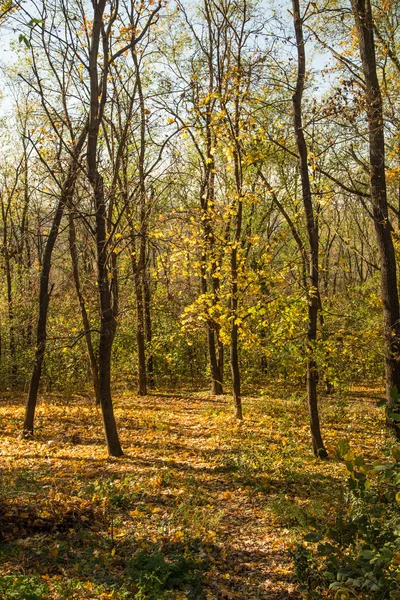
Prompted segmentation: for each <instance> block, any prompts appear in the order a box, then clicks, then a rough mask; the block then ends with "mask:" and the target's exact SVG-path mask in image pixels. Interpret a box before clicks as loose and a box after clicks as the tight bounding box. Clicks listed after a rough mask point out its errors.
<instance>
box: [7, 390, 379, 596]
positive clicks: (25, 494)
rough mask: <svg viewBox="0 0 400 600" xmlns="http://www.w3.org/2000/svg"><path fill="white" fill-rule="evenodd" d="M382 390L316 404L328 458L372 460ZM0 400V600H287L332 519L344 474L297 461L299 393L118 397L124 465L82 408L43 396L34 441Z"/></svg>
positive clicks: (302, 443)
mask: <svg viewBox="0 0 400 600" xmlns="http://www.w3.org/2000/svg"><path fill="white" fill-rule="evenodd" d="M378 395H379V390H376V389H375V390H374V389H367V388H357V389H354V390H353V391H350V392H348V393H346V394H343V395H341V396H340V398H337V397H336V398H333V399H328V398H324V399H322V401H321V412H322V423H323V431H324V437H325V440H326V442H327V444H336V443H337V442H338V441H339V440H341V439H348V440H352V447H354V449H355V450H356V451H360V452H362V453H366V454H368V455H371V454H372V455H373V454H374V453H376V452H379V446H380V445H381V446H382V445H383V444H384V443H385V440H386V435H387V434H386V431H385V429H384V419H383V409H378V408H377V407H376V402H377V396H378ZM23 402H24V399H23V398H11V397H4V398H3V399H1V400H0V469H1V470H0V477H1V480H0V527H1V533H2V540H1V541H0V598H1V599H2V600H3V599H8V598H10V599H11V598H14V599H17V600H18V599H19V600H22V599H25V598H29V599H30V600H35V599H36V600H42V599H68V600H69V599H75V598H76V599H89V598H91V599H106V598H113V599H122V598H127V599H129V598H133V599H140V600H141V599H145V598H149V599H153V600H159V599H161V598H173V599H176V600H178V599H183V598H205V599H218V598H221V599H224V598H226V599H228V600H229V599H234V600H251V599H270V600H279V599H282V600H284V599H286V600H289V599H293V600H294V599H296V598H298V597H299V596H298V593H297V591H296V585H295V582H294V576H293V565H292V560H291V551H293V549H294V548H295V547H296V545H297V544H298V543H299V542H302V539H303V536H304V535H305V534H306V533H307V532H310V531H313V530H315V529H316V530H318V529H320V528H325V527H327V526H328V525H329V523H334V521H335V518H336V516H337V515H338V514H339V513H340V511H341V510H343V502H344V501H343V490H344V487H345V481H346V478H347V476H346V471H345V467H344V465H343V463H341V462H339V461H337V460H335V459H332V458H331V459H330V460H327V461H318V460H316V459H315V458H314V457H313V456H312V453H311V452H310V443H309V428H308V414H307V407H306V403H305V395H304V392H303V391H296V390H295V391H291V392H290V393H289V394H288V393H287V391H285V390H284V388H283V387H282V388H279V387H277V386H274V387H273V386H270V387H267V388H265V389H263V390H261V392H260V393H259V395H258V396H257V397H245V398H243V403H244V410H245V420H244V421H243V423H242V424H239V425H238V424H237V423H235V422H234V421H233V420H232V416H231V415H232V406H231V398H230V397H229V396H224V397H218V398H216V399H213V398H211V397H210V396H209V395H208V394H206V393H204V392H202V393H193V392H187V393H154V394H152V395H149V396H147V397H145V398H139V397H136V396H134V395H128V394H124V395H121V396H118V397H116V398H115V406H116V417H117V421H118V425H119V430H120V436H121V442H122V446H123V449H124V452H125V454H124V456H123V457H122V458H118V459H111V458H109V457H108V456H107V453H106V450H105V445H104V437H103V430H102V424H101V416H100V413H99V411H98V410H97V408H95V407H94V406H93V404H92V403H91V401H90V400H88V399H86V398H84V397H80V396H74V397H71V398H68V399H66V398H61V397H56V396H51V395H48V396H46V397H43V398H42V399H41V402H40V404H39V406H38V408H37V417H36V432H35V438H34V440H32V441H24V440H21V439H20V438H19V437H18V434H19V431H20V428H21V425H22V420H23V412H24V405H23Z"/></svg>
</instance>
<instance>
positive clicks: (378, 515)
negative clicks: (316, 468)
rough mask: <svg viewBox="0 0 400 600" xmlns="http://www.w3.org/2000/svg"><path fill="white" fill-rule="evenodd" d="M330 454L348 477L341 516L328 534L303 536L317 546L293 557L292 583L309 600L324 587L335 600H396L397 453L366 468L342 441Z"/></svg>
mask: <svg viewBox="0 0 400 600" xmlns="http://www.w3.org/2000/svg"><path fill="white" fill-rule="evenodd" d="M335 454H336V456H337V457H338V458H340V459H342V460H344V461H345V464H346V468H347V470H348V472H349V480H348V491H347V507H346V512H345V515H344V516H339V517H338V519H337V522H336V526H335V527H333V528H332V529H330V530H328V531H325V532H321V533H320V532H313V533H310V534H308V535H307V536H305V541H306V542H309V543H312V544H317V545H316V546H315V550H314V551H313V553H312V555H311V556H310V555H309V554H307V552H309V549H308V548H304V550H303V551H302V552H301V551H300V549H298V550H297V556H296V553H295V556H294V563H295V570H296V576H297V580H298V582H299V583H300V584H301V586H302V589H303V590H304V591H305V590H308V591H307V593H308V596H309V597H310V596H311V597H319V596H318V590H320V589H322V588H327V587H329V588H330V589H331V590H332V593H333V594H334V597H335V599H337V600H346V598H350V597H354V593H357V594H362V598H365V599H367V598H371V599H374V600H384V599H389V598H400V591H399V588H400V448H399V446H398V445H395V446H393V447H392V448H391V452H390V455H389V456H388V457H387V459H386V460H385V462H373V463H369V462H368V461H366V460H365V458H364V457H363V456H356V455H355V453H354V452H353V451H352V450H351V448H350V445H349V444H348V442H346V441H342V442H340V443H339V445H338V446H337V447H336V448H335ZM300 563H301V564H300ZM300 575H301V577H300Z"/></svg>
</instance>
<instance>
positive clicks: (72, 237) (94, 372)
mask: <svg viewBox="0 0 400 600" xmlns="http://www.w3.org/2000/svg"><path fill="white" fill-rule="evenodd" d="M69 252H70V255H71V263H72V274H73V278H74V283H75V290H76V295H77V297H78V302H79V306H80V309H81V316H82V324H83V330H84V333H85V340H86V347H87V351H88V356H89V362H90V373H91V376H92V381H93V389H94V394H95V399H96V404H97V405H100V392H99V374H98V368H97V359H96V355H95V352H94V348H93V342H92V335H91V332H90V322H89V317H88V313H87V310H86V304H85V298H84V297H83V294H82V290H81V283H80V276H79V263H78V254H77V251H76V231H75V222H74V213H73V211H72V209H70V213H69Z"/></svg>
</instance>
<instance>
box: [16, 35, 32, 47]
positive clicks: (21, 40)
mask: <svg viewBox="0 0 400 600" xmlns="http://www.w3.org/2000/svg"><path fill="white" fill-rule="evenodd" d="M18 41H19V43H20V44H21V43H22V42H23V43H24V44H25V46H26V47H27V48H30V47H31V45H30V43H29V40H28V38H27V37H26V35H24V34H23V33H20V34H19V37H18Z"/></svg>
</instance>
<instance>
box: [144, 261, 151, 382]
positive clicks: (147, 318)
mask: <svg viewBox="0 0 400 600" xmlns="http://www.w3.org/2000/svg"><path fill="white" fill-rule="evenodd" d="M143 289H144V324H145V337H146V350H147V362H146V370H147V384H148V387H149V388H154V359H153V353H152V351H151V342H152V323H151V289H150V275H149V271H148V266H147V265H145V270H144V273H143Z"/></svg>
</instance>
